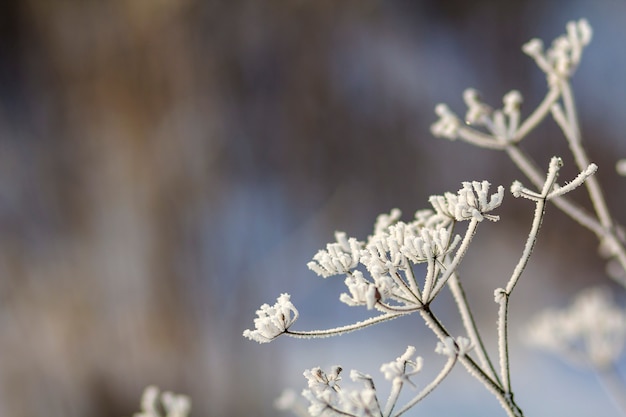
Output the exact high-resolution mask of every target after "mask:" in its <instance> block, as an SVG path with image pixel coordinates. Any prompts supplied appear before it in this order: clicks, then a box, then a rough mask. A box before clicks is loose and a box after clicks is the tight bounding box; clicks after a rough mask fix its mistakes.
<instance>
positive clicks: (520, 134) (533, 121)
mask: <svg viewBox="0 0 626 417" xmlns="http://www.w3.org/2000/svg"><path fill="white" fill-rule="evenodd" d="M560 95H561V92H560V91H559V89H558V88H555V87H553V88H551V89H550V90H549V91H548V94H546V96H545V97H544V99H543V100H542V102H541V104H539V106H538V107H537V108H536V109H535V111H534V112H532V114H531V115H530V116H528V118H527V119H526V120H524V122H523V123H522V125H521V126H520V128H519V129H518V130H517V132H515V136H513V138H512V139H511V143H519V142H520V141H521V140H522V139H524V138H525V137H526V135H528V133H529V132H530V131H531V130H533V129H534V128H535V127H536V126H537V125H538V124H539V123H541V121H542V120H543V119H544V118H545V117H546V115H547V114H548V113H549V112H550V107H552V104H554V103H555V102H556V101H557V100H558V99H559V96H560Z"/></svg>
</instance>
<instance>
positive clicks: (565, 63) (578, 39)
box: [522, 19, 593, 84]
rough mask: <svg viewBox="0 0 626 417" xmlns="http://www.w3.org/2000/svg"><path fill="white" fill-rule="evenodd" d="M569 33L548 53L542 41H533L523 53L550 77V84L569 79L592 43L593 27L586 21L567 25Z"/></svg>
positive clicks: (582, 20) (561, 37) (553, 43)
mask: <svg viewBox="0 0 626 417" xmlns="http://www.w3.org/2000/svg"><path fill="white" fill-rule="evenodd" d="M566 29H567V33H566V34H565V35H562V36H559V37H558V38H556V39H555V40H554V41H553V42H552V46H551V47H550V48H548V49H547V50H546V51H544V49H543V42H542V41H541V39H537V38H535V39H531V40H530V41H529V42H527V43H526V44H525V45H524V46H523V47H522V51H524V53H525V54H526V55H528V56H530V57H531V58H533V59H534V60H535V62H536V63H537V66H538V67H539V68H540V69H541V70H542V71H543V72H545V73H546V75H547V76H548V83H549V84H553V83H554V82H556V81H557V80H559V79H564V78H568V77H570V76H571V75H572V73H573V72H574V71H575V70H576V67H577V66H578V64H579V63H580V58H581V56H582V51H583V49H584V47H585V46H587V45H588V44H589V42H591V37H592V34H593V32H592V30H591V26H589V23H588V22H587V20H585V19H580V20H579V21H578V22H569V23H568V24H567V27H566Z"/></svg>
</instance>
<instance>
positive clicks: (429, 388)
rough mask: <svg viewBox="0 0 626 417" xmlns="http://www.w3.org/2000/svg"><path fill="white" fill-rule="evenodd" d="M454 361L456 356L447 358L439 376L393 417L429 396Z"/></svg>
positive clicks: (447, 372)
mask: <svg viewBox="0 0 626 417" xmlns="http://www.w3.org/2000/svg"><path fill="white" fill-rule="evenodd" d="M456 360H457V357H456V356H451V357H449V358H448V361H447V362H446V364H445V365H444V367H443V369H442V370H441V372H439V374H438V375H437V376H436V377H435V379H434V380H433V381H432V382H431V383H430V384H428V385H426V386H425V387H424V388H423V389H422V390H421V391H420V392H419V393H418V394H417V395H416V396H415V397H413V399H412V400H411V401H409V402H408V403H407V404H406V405H405V406H404V407H402V408H401V409H400V410H398V412H397V413H396V414H395V415H394V417H398V416H400V415H402V414H404V413H405V412H407V411H408V410H410V409H411V408H412V407H413V406H415V404H417V403H418V402H420V401H422V400H423V399H424V398H425V397H426V396H427V395H428V394H430V393H431V392H432V391H433V390H434V389H435V388H437V386H438V385H439V384H440V383H441V381H443V380H444V379H445V378H446V377H447V376H448V374H449V373H450V371H451V370H452V368H454V365H455V364H456ZM387 416H388V415H387Z"/></svg>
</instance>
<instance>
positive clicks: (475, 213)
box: [429, 181, 504, 221]
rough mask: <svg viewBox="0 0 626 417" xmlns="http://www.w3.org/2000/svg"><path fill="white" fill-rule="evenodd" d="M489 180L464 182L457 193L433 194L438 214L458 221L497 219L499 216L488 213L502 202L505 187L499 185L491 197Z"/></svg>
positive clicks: (432, 201) (433, 202)
mask: <svg viewBox="0 0 626 417" xmlns="http://www.w3.org/2000/svg"><path fill="white" fill-rule="evenodd" d="M489 187H490V184H489V182H488V181H482V182H478V181H472V182H463V188H461V189H460V190H459V191H458V193H457V194H452V193H445V194H444V195H443V196H441V195H434V196H431V197H430V199H429V201H430V204H432V206H433V208H434V209H435V211H436V212H437V213H438V214H441V215H445V216H447V217H450V218H452V219H455V220H457V221H463V220H471V219H472V218H473V219H476V220H478V221H482V220H483V219H488V220H491V221H497V220H498V219H499V217H498V216H494V215H491V214H487V213H488V212H490V211H492V210H494V209H495V208H497V207H499V206H500V204H502V199H503V198H504V187H502V186H499V187H498V191H497V192H496V193H495V194H492V195H491V198H489Z"/></svg>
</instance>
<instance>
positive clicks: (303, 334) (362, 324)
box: [284, 310, 415, 339]
mask: <svg viewBox="0 0 626 417" xmlns="http://www.w3.org/2000/svg"><path fill="white" fill-rule="evenodd" d="M414 311H415V310H411V311H409V312H404V311H403V312H397V313H388V314H382V315H380V316H376V317H371V318H369V319H367V320H363V321H359V322H356V323H354V324H349V325H347V326H341V327H335V328H334V329H327V330H310V331H299V330H291V329H287V330H285V333H284V334H286V335H287V336H291V337H295V338H299V339H312V338H321V337H331V336H341V335H342V334H345V333H349V332H353V331H355V330H361V329H364V328H366V327H369V326H372V325H374V324H378V323H382V322H385V321H389V320H393V319H395V318H398V317H401V316H406V315H407V314H410V313H413V312H414Z"/></svg>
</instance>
